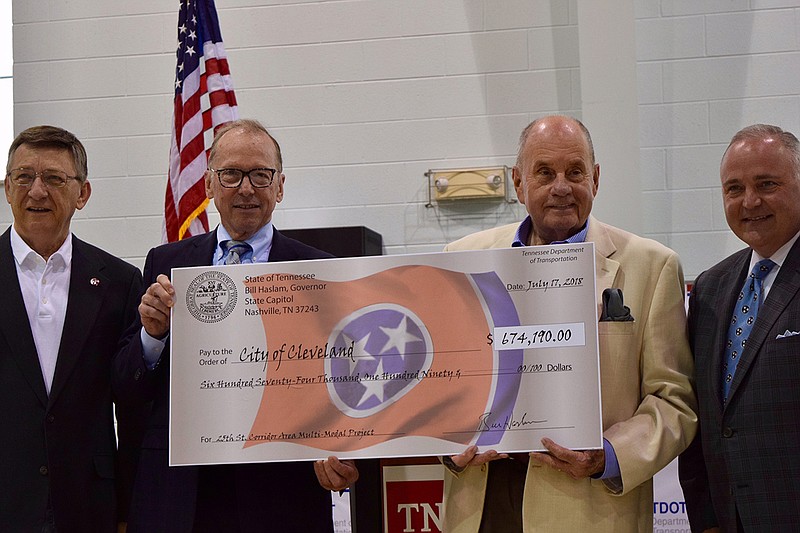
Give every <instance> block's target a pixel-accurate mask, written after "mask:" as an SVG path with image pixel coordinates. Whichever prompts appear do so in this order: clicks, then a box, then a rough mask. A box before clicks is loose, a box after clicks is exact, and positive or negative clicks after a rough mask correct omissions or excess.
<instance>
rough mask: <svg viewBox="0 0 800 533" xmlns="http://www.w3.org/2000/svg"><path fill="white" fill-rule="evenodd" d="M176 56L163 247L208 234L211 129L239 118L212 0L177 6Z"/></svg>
mask: <svg viewBox="0 0 800 533" xmlns="http://www.w3.org/2000/svg"><path fill="white" fill-rule="evenodd" d="M177 56H178V61H177V66H176V68H175V111H174V117H173V124H172V137H171V141H170V151H169V181H168V182H167V194H166V201H165V205H164V241H165V242H173V241H177V240H180V239H183V238H184V237H189V236H191V235H198V234H200V233H205V232H207V231H208V216H207V215H206V212H205V209H206V206H207V205H208V199H207V198H206V193H205V187H204V184H203V173H204V172H205V170H206V166H207V157H206V154H207V150H208V149H209V148H210V147H211V141H212V140H213V139H214V130H215V129H216V128H217V127H218V126H220V125H222V124H224V123H226V122H229V121H231V120H236V118H237V115H238V114H237V109H236V96H235V95H234V94H233V83H232V82H231V75H230V70H229V68H228V59H227V55H226V54H225V47H224V46H223V44H222V33H221V32H220V29H219V19H218V18H217V10H216V7H215V6H214V0H182V1H181V8H180V13H179V15H178V52H177Z"/></svg>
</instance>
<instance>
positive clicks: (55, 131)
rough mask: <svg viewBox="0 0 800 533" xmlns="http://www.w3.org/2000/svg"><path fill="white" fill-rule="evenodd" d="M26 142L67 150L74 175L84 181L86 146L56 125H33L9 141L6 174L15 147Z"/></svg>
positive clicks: (86, 169)
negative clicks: (70, 157) (73, 167)
mask: <svg viewBox="0 0 800 533" xmlns="http://www.w3.org/2000/svg"><path fill="white" fill-rule="evenodd" d="M23 144H27V145H30V146H40V147H46V148H61V149H64V150H68V151H69V152H70V154H71V155H72V163H73V164H74V165H75V171H76V172H77V173H78V175H77V176H75V177H76V178H77V179H78V180H79V181H80V182H81V183H83V182H85V181H86V178H87V176H88V175H89V169H88V165H87V162H86V148H84V147H83V144H82V143H81V141H79V140H78V138H77V137H75V135H73V134H72V133H70V132H68V131H67V130H65V129H64V128H59V127H56V126H33V127H31V128H28V129H26V130H25V131H23V132H22V133H20V134H19V135H17V138H16V139H14V141H13V142H12V143H11V146H10V147H9V149H8V162H7V163H6V174H8V173H9V172H11V158H12V157H13V156H14V152H16V151H17V148H19V147H20V146H22V145H23Z"/></svg>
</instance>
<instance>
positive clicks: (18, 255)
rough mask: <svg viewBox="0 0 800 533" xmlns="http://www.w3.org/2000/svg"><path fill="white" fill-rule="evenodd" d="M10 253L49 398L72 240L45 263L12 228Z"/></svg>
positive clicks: (67, 289)
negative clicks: (12, 254) (14, 264)
mask: <svg viewBox="0 0 800 533" xmlns="http://www.w3.org/2000/svg"><path fill="white" fill-rule="evenodd" d="M11 251H12V252H13V253H14V262H15V263H16V267H17V278H18V279H19V287H20V289H21V290H22V299H23V301H24V302H25V310H26V311H27V312H28V324H30V326H31V333H32V334H33V342H34V343H35V344H36V353H37V355H38V356H39V367H40V368H41V370H42V377H43V378H44V386H45V388H46V389H47V394H48V395H50V387H51V386H52V385H53V376H54V375H55V373H56V360H57V359H58V348H59V346H60V345H61V333H62V331H63V330H64V318H65V316H66V314H67V299H68V298H69V280H70V273H71V266H72V238H71V235H69V236H68V237H67V238H66V239H65V240H64V244H62V245H61V248H59V249H58V250H57V251H56V252H55V253H54V254H53V255H51V256H50V258H49V259H48V260H47V261H45V260H44V258H43V257H42V256H40V255H39V254H37V253H36V252H35V251H33V249H32V248H31V247H30V246H28V245H27V243H26V242H25V241H23V240H22V237H20V236H19V234H18V233H17V231H16V230H15V229H14V227H13V226H12V228H11Z"/></svg>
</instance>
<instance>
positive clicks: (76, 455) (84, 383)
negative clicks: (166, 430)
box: [0, 229, 142, 533]
mask: <svg viewBox="0 0 800 533" xmlns="http://www.w3.org/2000/svg"><path fill="white" fill-rule="evenodd" d="M10 235H11V231H10V229H9V230H7V231H6V232H5V233H3V235H2V236H0V287H2V291H3V299H2V305H0V529H2V531H25V532H29V531H40V530H41V527H42V521H43V520H44V518H45V511H46V508H47V503H48V496H49V498H50V501H51V505H52V508H53V513H54V516H55V521H56V526H57V527H58V528H59V531H63V532H65V533H69V532H73V531H98V532H102V531H107V532H111V531H116V523H117V520H121V521H124V520H125V513H126V512H127V504H128V500H129V497H130V490H131V485H132V476H133V471H134V470H135V464H134V463H135V453H136V450H137V449H138V444H139V442H138V438H139V436H140V435H139V434H138V432H139V431H140V429H139V428H140V426H141V421H140V420H139V419H140V418H141V417H140V416H139V414H138V413H137V410H136V409H134V410H130V409H125V408H121V409H118V410H117V418H118V420H119V422H120V426H119V429H120V452H122V453H120V454H118V453H117V445H116V440H115V436H114V417H113V414H112V394H111V361H112V358H113V356H114V353H115V352H116V351H117V348H118V342H119V339H120V337H121V336H122V333H123V332H124V331H125V329H126V327H127V326H128V325H129V324H130V323H131V322H132V321H133V319H134V315H135V313H136V307H137V305H138V297H139V294H140V291H141V283H142V276H141V274H140V272H139V270H138V269H137V268H136V267H134V266H133V265H130V264H128V263H126V262H124V261H122V260H120V259H117V258H116V257H114V256H112V255H109V254H107V253H106V252H104V251H102V250H100V249H99V248H96V247H94V246H91V245H90V244H87V243H85V242H83V241H81V240H79V239H78V238H76V237H72V246H73V248H72V250H73V251H72V271H71V274H70V286H69V296H68V303H67V313H66V317H65V321H64V330H63V333H62V336H61V345H60V348H59V352H58V360H57V363H56V371H55V375H54V377H53V385H52V388H51V391H50V396H49V397H48V395H47V392H46V389H45V384H44V379H43V378H42V371H41V369H40V367H39V359H38V356H37V353H36V345H35V344H34V340H33V334H32V333H31V328H30V324H28V315H27V313H26V311H25V303H24V302H23V299H22V292H21V291H20V286H19V281H18V279H17V271H16V266H15V262H14V256H13V254H12V252H11V239H10ZM115 479H116V481H115Z"/></svg>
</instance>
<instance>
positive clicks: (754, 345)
mask: <svg viewBox="0 0 800 533" xmlns="http://www.w3.org/2000/svg"><path fill="white" fill-rule="evenodd" d="M750 254H751V250H750V249H749V248H748V249H745V250H742V251H740V252H738V253H736V254H734V255H732V256H730V257H728V258H727V259H725V260H724V261H722V262H721V263H719V264H718V265H716V266H714V267H713V268H711V269H709V270H708V271H706V272H704V273H703V274H701V275H700V276H699V277H698V278H697V281H696V283H695V286H694V290H693V291H692V294H691V297H690V300H689V336H690V341H691V344H692V349H693V352H694V357H695V365H696V388H697V396H698V401H699V405H700V432H699V433H698V435H697V438H696V439H695V442H694V443H693V444H692V445H691V446H690V448H689V449H688V450H687V451H686V452H685V453H684V455H683V456H681V458H680V462H679V468H680V478H681V485H682V486H683V491H684V495H685V497H686V505H687V510H688V513H689V520H690V523H691V525H692V531H702V530H703V529H705V528H707V527H711V526H713V525H719V526H720V527H721V528H722V530H723V531H736V515H737V512H738V515H739V517H740V520H741V523H742V525H743V526H744V529H745V531H793V530H796V528H797V527H798V525H800V335H792V336H784V334H785V333H786V331H787V330H788V331H790V332H800V240H798V241H797V242H796V243H795V244H794V246H793V247H792V249H791V251H790V252H789V255H788V257H787V258H786V261H785V262H784V264H783V265H782V266H781V269H780V270H779V271H778V275H777V277H776V279H775V281H774V282H773V284H772V288H771V289H770V292H769V295H768V296H767V299H766V301H765V302H764V303H763V304H762V305H761V307H760V309H759V313H758V318H757V319H756V322H755V324H754V325H753V330H752V332H751V334H750V337H749V339H748V341H747V345H746V347H745V349H744V351H743V352H742V354H741V356H740V357H741V359H740V360H739V366H738V368H737V370H736V373H735V375H734V378H733V381H732V383H731V390H730V393H729V395H728V401H727V402H726V404H725V405H724V406H723V404H722V400H721V377H720V376H721V372H722V371H721V365H722V360H723V357H724V349H725V343H726V340H727V339H726V337H727V335H728V326H729V324H730V320H731V317H732V315H733V308H734V305H736V300H737V298H738V296H739V292H740V290H741V286H742V284H743V283H744V279H745V276H746V275H747V271H748V268H749V264H750Z"/></svg>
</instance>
